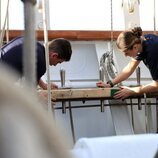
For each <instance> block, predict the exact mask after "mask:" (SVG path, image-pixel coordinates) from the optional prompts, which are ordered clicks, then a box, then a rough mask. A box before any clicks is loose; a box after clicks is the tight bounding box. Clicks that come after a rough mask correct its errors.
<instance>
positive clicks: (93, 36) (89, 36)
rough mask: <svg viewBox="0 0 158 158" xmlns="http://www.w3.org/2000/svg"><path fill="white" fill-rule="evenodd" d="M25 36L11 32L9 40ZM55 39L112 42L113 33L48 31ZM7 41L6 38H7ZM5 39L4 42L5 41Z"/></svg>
mask: <svg viewBox="0 0 158 158" xmlns="http://www.w3.org/2000/svg"><path fill="white" fill-rule="evenodd" d="M112 33H113V40H116V39H117V37H118V35H119V34H120V33H121V31H113V32H112ZM143 33H144V34H147V33H154V32H153V31H144V32H143ZM23 34H24V31H23V30H9V39H10V40H11V39H13V38H15V37H17V36H21V35H23ZM36 34H37V39H38V40H43V39H44V34H43V31H41V30H38V31H36ZM55 38H66V39H68V40H74V41H82V40H84V41H92V40H105V41H108V40H111V31H79V30H75V31H74V30H73V31H71V30H70V31H63V30H59V31H56V30H54V31H53V30H50V31H48V39H49V40H52V39H55ZM5 39H6V37H5ZM5 39H4V40H5Z"/></svg>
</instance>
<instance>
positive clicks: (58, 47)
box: [49, 38, 72, 61]
mask: <svg viewBox="0 0 158 158" xmlns="http://www.w3.org/2000/svg"><path fill="white" fill-rule="evenodd" d="M51 51H54V52H56V53H58V55H59V58H61V59H64V60H65V61H69V60H70V58H71V54H72V49H71V44H70V42H69V41H68V40H66V39H64V38H57V39H55V40H53V41H51V42H49V52H51Z"/></svg>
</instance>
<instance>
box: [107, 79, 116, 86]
mask: <svg viewBox="0 0 158 158" xmlns="http://www.w3.org/2000/svg"><path fill="white" fill-rule="evenodd" d="M106 83H107V84H109V85H110V87H114V84H113V82H112V81H111V80H109V81H107V82H106Z"/></svg>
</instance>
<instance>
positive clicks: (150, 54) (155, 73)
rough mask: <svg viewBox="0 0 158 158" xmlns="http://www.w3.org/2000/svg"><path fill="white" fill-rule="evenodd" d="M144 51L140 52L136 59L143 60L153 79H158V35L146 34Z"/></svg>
mask: <svg viewBox="0 0 158 158" xmlns="http://www.w3.org/2000/svg"><path fill="white" fill-rule="evenodd" d="M144 37H145V40H144V41H143V43H142V45H143V51H142V52H141V53H138V55H137V56H136V57H135V59H136V60H143V62H144V64H145V65H146V66H147V67H148V69H149V71H150V73H151V76H152V79H153V80H158V36H156V35H153V34H146V35H144Z"/></svg>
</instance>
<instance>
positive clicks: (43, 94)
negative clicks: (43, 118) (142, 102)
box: [37, 90, 56, 105]
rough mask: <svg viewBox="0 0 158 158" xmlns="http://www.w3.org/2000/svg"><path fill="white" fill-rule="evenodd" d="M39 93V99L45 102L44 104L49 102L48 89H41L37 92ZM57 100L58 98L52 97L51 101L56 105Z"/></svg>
mask: <svg viewBox="0 0 158 158" xmlns="http://www.w3.org/2000/svg"><path fill="white" fill-rule="evenodd" d="M37 94H38V97H39V100H40V101H41V102H42V103H44V104H47V103H48V92H47V91H43V90H39V91H38V92H37ZM55 101H56V98H52V97H51V102H52V104H53V105H55Z"/></svg>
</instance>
